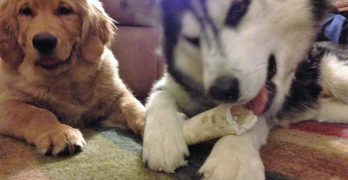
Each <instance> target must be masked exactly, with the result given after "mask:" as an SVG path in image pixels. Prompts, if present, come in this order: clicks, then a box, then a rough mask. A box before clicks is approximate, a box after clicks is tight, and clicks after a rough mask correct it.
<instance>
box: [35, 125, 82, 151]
mask: <svg viewBox="0 0 348 180" xmlns="http://www.w3.org/2000/svg"><path fill="white" fill-rule="evenodd" d="M35 145H36V147H37V149H38V151H39V152H40V153H42V154H52V155H55V156H56V155H73V154H75V153H78V152H80V151H81V150H82V148H83V147H84V146H85V145H86V142H85V140H84V138H83V136H82V134H81V132H80V131H79V130H78V129H74V128H72V127H70V126H67V125H64V124H61V125H59V126H58V127H57V128H54V129H52V130H49V131H47V132H44V133H42V135H40V136H39V137H38V138H37V139H36V141H35Z"/></svg>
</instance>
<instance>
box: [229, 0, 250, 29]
mask: <svg viewBox="0 0 348 180" xmlns="http://www.w3.org/2000/svg"><path fill="white" fill-rule="evenodd" d="M250 1H251V0H235V1H233V3H232V5H231V7H230V9H229V11H228V13H227V17H226V20H225V24H226V25H227V26H230V27H237V26H238V24H239V22H240V21H241V20H242V18H243V17H244V15H245V14H246V13H247V11H248V7H249V5H250Z"/></svg>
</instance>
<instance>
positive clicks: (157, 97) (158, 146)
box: [143, 90, 189, 172]
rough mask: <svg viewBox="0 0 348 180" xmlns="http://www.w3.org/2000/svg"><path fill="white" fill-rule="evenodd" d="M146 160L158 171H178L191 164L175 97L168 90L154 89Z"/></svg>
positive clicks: (148, 122)
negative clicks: (177, 169)
mask: <svg viewBox="0 0 348 180" xmlns="http://www.w3.org/2000/svg"><path fill="white" fill-rule="evenodd" d="M143 141H144V142H143V160H144V162H145V163H147V165H148V167H150V168H151V169H154V170H158V171H164V172H174V171H175V169H176V168H178V167H180V166H184V165H186V164H187V162H186V160H185V156H188V155H189V151H188V148H187V145H186V142H185V139H184V135H183V132H182V122H181V121H180V117H179V113H178V108H177V105H176V103H175V100H174V98H173V97H172V96H171V95H170V94H169V93H168V92H167V91H165V90H162V91H157V92H154V93H153V94H152V95H151V96H150V98H149V101H148V104H147V116H146V126H145V132H144V140H143Z"/></svg>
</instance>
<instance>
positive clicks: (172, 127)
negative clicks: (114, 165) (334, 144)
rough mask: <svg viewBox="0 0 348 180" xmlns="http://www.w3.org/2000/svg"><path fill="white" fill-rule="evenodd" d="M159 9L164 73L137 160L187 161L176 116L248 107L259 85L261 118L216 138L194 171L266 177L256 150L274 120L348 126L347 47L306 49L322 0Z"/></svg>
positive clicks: (230, 0) (158, 165)
mask: <svg viewBox="0 0 348 180" xmlns="http://www.w3.org/2000/svg"><path fill="white" fill-rule="evenodd" d="M160 7H161V9H162V25H163V39H164V41H163V51H164V54H165V56H166V59H167V73H165V75H164V76H163V77H162V79H161V80H160V81H159V82H158V83H157V84H156V85H155V87H154V89H153V91H152V93H151V95H150V97H149V99H148V102H147V105H146V106H147V110H148V113H147V122H146V127H145V134H144V149H143V159H144V161H145V162H146V163H147V165H148V166H149V167H150V168H151V169H155V170H160V171H165V172H173V171H174V170H175V169H176V168H178V167H180V166H184V165H186V163H187V162H186V160H185V157H186V156H188V155H189V151H188V148H187V145H186V143H185V140H184V137H183V132H182V127H181V122H182V116H181V115H180V114H181V113H184V114H186V116H188V117H191V116H194V115H196V114H198V113H201V112H203V111H205V110H208V109H210V108H212V107H214V106H216V105H218V104H221V103H234V104H236V105H243V104H248V103H249V102H251V101H253V100H254V99H255V98H257V96H259V94H260V92H261V91H262V90H263V89H265V88H266V89H267V96H268V98H267V102H266V103H264V105H263V106H264V108H261V109H262V113H261V114H260V116H259V121H258V123H257V124H256V126H255V127H254V128H253V129H252V130H250V131H249V132H248V133H246V134H244V135H241V136H232V135H231V136H225V137H223V138H221V139H219V140H218V141H217V142H216V144H215V145H214V148H213V150H212V152H211V154H210V155H209V157H208V158H207V160H206V162H205V163H204V165H203V166H202V167H201V169H200V173H202V174H203V176H204V177H205V178H208V179H218V180H220V179H242V180H245V179H252V180H256V179H264V178H265V172H264V166H263V163H262V161H261V158H260V155H259V148H260V146H261V145H263V144H264V143H265V142H266V139H267V135H268V132H269V127H270V126H269V125H270V124H273V125H274V124H275V123H279V122H284V121H283V120H294V121H301V120H308V119H318V120H319V121H326V122H348V61H345V59H347V57H345V56H344V54H347V52H345V51H346V50H344V49H340V48H339V47H335V46H332V45H330V44H328V43H322V44H319V45H316V46H315V48H313V50H312V51H311V52H310V53H308V52H309V50H310V48H311V47H312V44H313V42H314V39H315V37H316V35H317V32H318V30H319V25H320V21H321V20H322V18H323V16H324V15H325V13H326V9H327V7H328V2H327V1H325V0H161V2H160ZM266 121H268V123H267V122H266ZM269 122H271V123H269ZM197 128H199V127H197Z"/></svg>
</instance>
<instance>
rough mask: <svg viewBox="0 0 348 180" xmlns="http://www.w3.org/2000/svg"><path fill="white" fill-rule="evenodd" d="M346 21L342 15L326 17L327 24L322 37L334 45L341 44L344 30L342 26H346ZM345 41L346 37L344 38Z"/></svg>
mask: <svg viewBox="0 0 348 180" xmlns="http://www.w3.org/2000/svg"><path fill="white" fill-rule="evenodd" d="M346 21H347V19H346V18H345V17H344V16H342V15H333V16H331V17H328V19H327V21H326V22H327V24H326V25H325V29H324V35H325V37H326V38H327V39H329V40H330V41H332V42H334V43H337V44H339V43H342V42H341V41H340V39H341V35H342V33H343V30H344V26H345V25H346ZM344 40H345V41H346V40H347V37H345V38H344Z"/></svg>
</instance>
